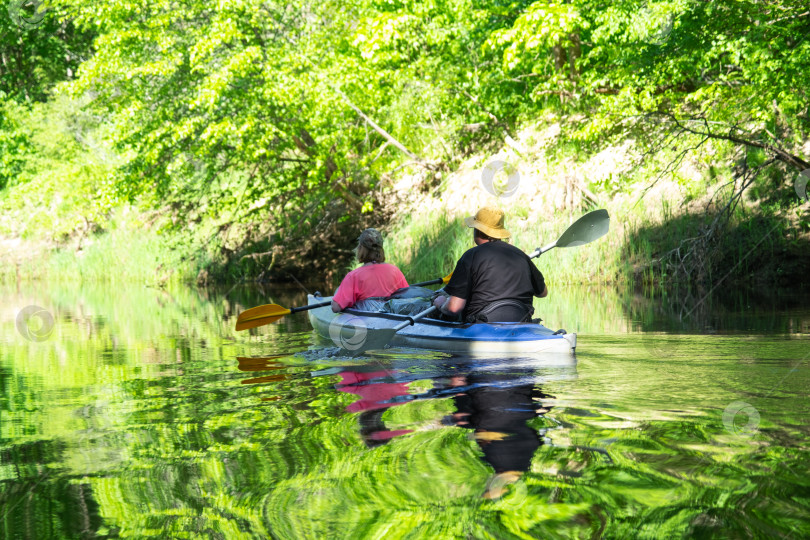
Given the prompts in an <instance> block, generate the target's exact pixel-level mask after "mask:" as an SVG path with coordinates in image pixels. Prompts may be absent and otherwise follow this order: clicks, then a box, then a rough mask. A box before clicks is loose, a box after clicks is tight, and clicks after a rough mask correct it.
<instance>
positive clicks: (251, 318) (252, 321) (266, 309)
mask: <svg viewBox="0 0 810 540" xmlns="http://www.w3.org/2000/svg"><path fill="white" fill-rule="evenodd" d="M330 305H332V301H331V300H329V301H326V302H321V303H319V304H310V305H308V306H301V307H294V308H285V307H284V306H280V305H278V304H265V305H263V306H257V307H254V308H250V309H246V310H245V311H243V312H242V313H240V314H239V317H237V318H236V330H237V331H239V330H247V329H248V328H256V327H257V326H264V325H265V324H270V323H272V322H276V321H277V320H279V319H280V318H282V317H283V316H285V315H289V314H290V313H298V312H299V311H307V310H310V309H315V308H319V307H325V306H330Z"/></svg>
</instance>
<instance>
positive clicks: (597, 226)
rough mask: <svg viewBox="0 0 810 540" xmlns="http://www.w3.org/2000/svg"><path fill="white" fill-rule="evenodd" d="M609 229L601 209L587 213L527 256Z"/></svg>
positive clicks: (585, 241) (579, 242)
mask: <svg viewBox="0 0 810 540" xmlns="http://www.w3.org/2000/svg"><path fill="white" fill-rule="evenodd" d="M609 229H610V216H609V215H608V213H607V210H603V209H601V210H594V211H593V212H588V213H587V214H585V215H584V216H582V217H581V218H579V219H578V220H576V221H575V222H574V223H572V224H571V225H570V226H569V227H568V228H567V229H566V230H565V232H564V233H562V236H560V238H559V240H557V241H556V242H552V243H550V244H548V245H547V246H545V247H542V248H537V249H536V250H534V251H533V252H532V254H531V255H529V258H530V259H534V258H535V257H539V256H540V255H542V254H543V253H545V252H546V251H549V250H551V249H553V248H555V247H560V248H566V247H576V246H582V245H585V244H589V243H590V242H593V241H594V240H596V239H598V238H601V237H603V236H604V235H606V234H607V232H608V230H609ZM451 277H453V272H450V273H449V274H447V275H446V276H444V277H443V278H437V279H433V280H430V281H423V282H422V283H414V284H413V285H412V286H413V287H423V286H426V285H438V284H440V283H444V284H446V283H447V282H449V281H450V278H451Z"/></svg>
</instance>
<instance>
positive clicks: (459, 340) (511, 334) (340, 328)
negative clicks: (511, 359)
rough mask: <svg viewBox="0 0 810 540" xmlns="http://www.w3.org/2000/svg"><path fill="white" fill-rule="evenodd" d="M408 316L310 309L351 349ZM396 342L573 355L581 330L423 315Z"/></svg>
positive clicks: (324, 332)
mask: <svg viewBox="0 0 810 540" xmlns="http://www.w3.org/2000/svg"><path fill="white" fill-rule="evenodd" d="M329 300H331V297H321V296H317V297H316V296H312V295H308V296H307V301H308V303H309V304H310V305H311V304H318V303H321V302H324V301H329ZM407 320H409V317H408V316H407V315H398V314H394V313H373V312H368V311H355V310H352V309H347V310H345V311H342V312H340V313H333V312H332V309H331V308H330V307H329V306H325V307H320V308H315V309H311V310H309V321H310V322H311V323H312V327H313V328H314V329H315V331H316V332H317V333H318V334H320V335H321V336H323V337H325V338H329V339H331V340H332V342H333V343H334V344H335V345H337V346H338V347H341V348H343V349H347V350H353V348H354V349H360V348H361V347H362V343H363V341H364V340H365V337H366V336H367V335H368V333H369V332H373V331H374V330H376V329H383V328H393V327H395V326H397V325H398V324H400V323H402V322H404V321H407ZM391 346H392V347H406V348H417V349H429V350H434V351H443V352H449V353H454V354H470V355H507V356H521V355H534V354H537V353H543V354H545V353H556V354H566V355H573V353H574V350H575V349H576V346H577V335H576V334H573V333H572V334H560V333H556V332H554V331H553V330H551V329H549V328H546V327H545V326H543V325H542V324H534V323H475V324H459V323H450V322H444V321H439V320H435V319H427V318H423V319H420V320H418V321H416V322H415V323H414V324H413V325H411V326H407V327H405V328H403V329H402V330H400V331H399V332H397V334H396V335H395V336H394V339H393V341H392V342H391Z"/></svg>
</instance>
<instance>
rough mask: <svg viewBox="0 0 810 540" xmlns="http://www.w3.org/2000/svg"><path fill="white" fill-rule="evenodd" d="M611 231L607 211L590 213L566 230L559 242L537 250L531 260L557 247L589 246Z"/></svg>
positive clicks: (530, 256)
mask: <svg viewBox="0 0 810 540" xmlns="http://www.w3.org/2000/svg"><path fill="white" fill-rule="evenodd" d="M609 229H610V216H609V215H608V213H607V210H604V209H601V210H594V211H593V212H588V213H587V214H585V215H584V216H582V217H581V218H579V219H578V220H576V221H575V222H573V223H572V224H571V225H570V226H569V227H568V228H567V229H566V230H565V232H564V233H562V236H560V238H559V240H557V241H556V242H552V243H550V244H548V245H547V246H543V247H541V248H537V249H536V250H534V252H533V253H532V254H531V255H529V258H530V259H534V258H535V257H539V256H540V255H542V254H543V253H545V252H546V251H549V250H551V249H554V248H555V247H559V248H566V247H576V246H583V245H585V244H589V243H591V242H593V241H594V240H596V239H598V238H602V237H603V236H605V235H606V234H607V233H608V230H609Z"/></svg>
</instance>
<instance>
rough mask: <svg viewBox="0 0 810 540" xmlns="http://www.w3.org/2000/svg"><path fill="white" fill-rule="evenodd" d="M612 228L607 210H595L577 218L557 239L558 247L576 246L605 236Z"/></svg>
mask: <svg viewBox="0 0 810 540" xmlns="http://www.w3.org/2000/svg"><path fill="white" fill-rule="evenodd" d="M608 230H610V216H609V215H608V213H607V210H594V211H593V212H589V213H587V214H585V215H584V216H582V217H581V218H579V219H578V220H576V221H575V222H574V223H573V224H572V225H571V226H570V227H568V230H566V231H565V232H564V233H563V235H562V236H561V237H560V239H559V240H557V247H560V248H564V247H576V246H581V245H583V244H587V243H589V242H593V241H594V240H596V239H597V238H601V237H603V236H605V235H606V234H607V232H608Z"/></svg>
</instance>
